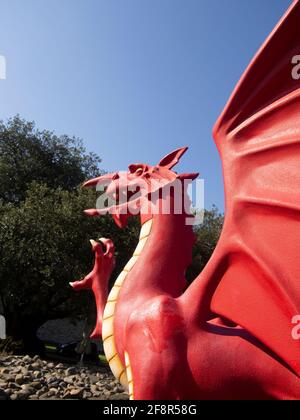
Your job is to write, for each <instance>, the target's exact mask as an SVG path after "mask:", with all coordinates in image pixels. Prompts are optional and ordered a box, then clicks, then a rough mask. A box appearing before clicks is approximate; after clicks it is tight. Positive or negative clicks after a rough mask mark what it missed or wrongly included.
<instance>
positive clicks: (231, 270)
mask: <svg viewBox="0 0 300 420" xmlns="http://www.w3.org/2000/svg"><path fill="white" fill-rule="evenodd" d="M299 22H300V3H299V1H295V2H293V4H292V6H291V8H290V9H289V10H288V12H287V13H286V15H285V16H284V17H283V19H282V20H281V22H280V23H279V24H278V25H277V27H276V28H275V30H274V31H273V32H272V34H271V35H270V37H269V38H268V39H267V41H266V42H265V43H264V45H263V46H262V48H261V49H260V50H259V52H258V54H257V55H256V56H255V58H254V60H253V61H252V62H251V64H250V66H249V68H248V69H247V71H246V72H245V74H244V75H243V77H242V79H241V80H240V82H239V83H238V85H237V87H236V89H235V90H234V92H233V94H232V96H231V98H230V100H229V102H228V104H227V106H226V108H225V110H224V112H223V113H222V115H221V116H220V118H219V120H218V122H217V124H216V126H215V128H214V138H215V141H216V144H217V147H218V150H219V152H220V155H221V158H222V163H223V173H224V179H225V192H226V211H225V224H224V228H223V231H222V234H221V238H220V240H219V243H218V245H217V247H216V250H215V251H214V253H213V255H212V257H211V259H210V261H209V263H208V264H207V266H206V267H205V269H204V270H203V272H201V273H200V274H199V276H198V277H197V278H196V279H195V280H194V282H193V283H192V284H191V285H190V286H189V287H188V288H186V281H185V270H186V268H187V267H188V265H189V264H190V263H191V255H192V246H193V241H194V237H193V228H192V226H191V225H190V224H187V223H186V220H187V217H191V216H190V215H189V214H188V212H187V211H185V212H182V213H181V214H179V212H177V211H175V207H176V206H175V195H174V194H173V193H172V192H171V190H169V194H168V196H167V200H168V201H169V203H171V205H170V209H171V211H170V212H169V213H170V214H165V212H163V211H155V212H153V211H152V207H151V206H150V205H148V204H149V202H150V195H151V194H143V193H141V190H140V182H141V180H142V181H143V182H144V183H145V184H146V185H151V188H150V192H151V193H155V194H156V204H157V205H158V207H156V208H159V209H161V208H162V206H163V204H164V201H165V200H166V197H165V195H164V194H163V191H165V190H166V188H168V187H170V186H172V185H174V183H175V182H177V184H178V183H180V184H182V186H183V188H182V195H181V199H182V201H185V198H186V187H185V180H192V179H194V178H195V177H196V176H197V174H177V173H176V172H174V171H173V170H172V168H173V166H174V165H175V164H176V163H177V162H178V161H179V159H180V157H181V156H182V154H183V153H184V152H185V151H186V148H184V149H180V150H177V151H175V152H173V153H171V154H170V155H168V156H166V157H165V158H164V159H162V160H161V162H160V163H159V164H158V165H155V166H150V165H146V164H137V165H131V166H129V171H128V173H127V174H123V173H115V174H109V175H105V176H103V177H99V178H97V179H94V180H91V181H88V182H87V183H86V186H92V185H96V184H99V183H109V185H108V188H107V191H106V194H107V195H108V196H109V197H113V198H115V199H116V204H114V205H112V206H111V207H110V208H108V209H106V210H87V211H86V213H87V214H89V215H99V214H103V213H104V212H105V211H108V212H110V213H111V214H113V217H114V219H115V221H116V222H117V224H118V225H119V226H120V227H123V226H125V224H126V221H127V218H128V217H129V215H132V214H136V213H137V212H139V215H140V219H141V233H140V240H139V243H138V246H137V248H136V250H135V252H134V254H133V256H132V258H131V259H130V261H129V262H128V263H127V265H126V266H125V267H124V270H123V271H122V272H121V274H120V275H119V277H118V279H117V280H116V282H115V285H114V286H113V288H112V290H111V291H110V294H109V296H107V283H108V280H109V277H110V274H111V271H112V268H113V265H114V256H113V244H112V242H111V241H109V240H102V242H103V247H102V245H101V244H99V243H95V242H93V248H94V250H95V254H96V262H95V267H94V270H93V271H92V273H91V274H90V275H89V276H87V278H86V279H84V280H83V281H81V282H75V283H73V284H72V285H73V287H74V288H75V289H80V288H82V287H90V288H92V289H93V291H94V293H95V297H96V302H97V310H98V318H97V326H96V330H95V332H94V334H93V336H94V337H100V336H101V335H102V339H103V343H104V350H105V354H106V356H107V359H108V361H109V364H110V367H111V369H112V372H113V373H114V375H115V376H116V378H118V379H119V380H120V382H121V383H122V384H123V385H124V386H125V387H128V389H129V394H130V398H131V399H133V398H134V399H160V400H161V399H173V400H176V399H296V398H300V379H299V375H300V342H299V341H298V340H297V339H296V338H298V336H297V334H296V335H295V334H293V328H295V325H294V324H293V322H296V321H297V319H299V318H297V315H298V314H300V170H299V169H300V167H299V165H300V80H297V77H293V74H294V76H295V74H296V75H297V71H296V72H295V64H297V60H296V59H295V57H297V55H299V54H300V32H299ZM295 60H296V61H295ZM299 61H300V60H299ZM296 70H297V69H296ZM299 79H300V77H299ZM128 190H129V191H131V192H135V193H136V192H137V191H138V192H139V194H134V193H130V194H129V195H128V194H127V197H128V200H127V201H126V202H125V203H124V202H123V203H121V204H119V202H120V197H123V195H124V194H125V192H126V193H127V192H128ZM133 196H134V198H133ZM133 210H134V211H133ZM100 242H101V241H100ZM295 320H296V321H295Z"/></svg>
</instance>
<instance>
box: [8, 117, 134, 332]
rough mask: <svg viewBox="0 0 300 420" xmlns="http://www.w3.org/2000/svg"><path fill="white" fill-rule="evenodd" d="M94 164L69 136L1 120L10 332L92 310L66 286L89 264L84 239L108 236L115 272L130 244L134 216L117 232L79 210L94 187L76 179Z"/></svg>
mask: <svg viewBox="0 0 300 420" xmlns="http://www.w3.org/2000/svg"><path fill="white" fill-rule="evenodd" d="M99 162H100V159H99V157H97V156H96V155H93V154H87V153H86V151H85V149H84V148H83V147H82V145H81V143H80V142H79V141H78V140H76V139H74V138H69V137H67V136H63V137H56V136H55V135H53V134H52V133H49V132H47V131H42V132H40V131H38V130H36V129H35V128H34V124H33V123H28V122H26V121H23V120H21V119H20V118H19V117H15V118H14V119H12V120H10V121H9V122H8V123H7V124H6V125H5V124H4V123H0V297H1V303H2V304H3V305H2V306H3V307H4V315H5V317H6V320H7V327H8V333H9V334H12V335H13V336H14V337H19V336H22V335H27V336H30V335H31V334H32V331H33V330H35V329H36V328H37V327H38V326H39V325H40V324H41V323H43V322H44V321H45V320H48V319H51V318H57V317H64V316H74V317H75V316H76V317H77V316H79V315H81V314H82V315H86V314H87V312H88V311H90V308H93V306H94V302H93V299H91V294H90V293H88V292H87V293H78V294H77V293H74V291H73V289H71V287H70V286H69V282H70V281H74V280H78V279H80V278H82V277H83V276H85V275H86V274H88V273H89V271H90V270H91V268H92V265H93V259H94V258H93V254H92V251H91V246H90V242H89V239H90V238H93V239H98V238H99V237H112V238H113V239H114V242H115V244H116V247H117V249H118V258H117V267H116V272H117V271H118V270H121V266H122V265H125V262H126V261H127V260H128V259H129V257H130V255H131V252H132V249H134V246H135V245H136V242H137V238H138V228H137V223H136V221H131V223H130V225H129V227H128V228H127V229H126V230H120V229H118V228H117V227H116V225H115V223H114V222H113V220H112V218H111V217H101V218H89V217H87V216H85V215H84V214H83V210H84V209H86V208H90V207H94V206H95V202H96V193H94V192H93V191H91V190H86V189H82V188H81V187H80V186H78V185H79V184H81V183H82V181H83V180H85V179H88V178H90V177H94V176H96V175H99V172H100V170H99V168H98V163H99ZM114 277H115V275H114ZM30 330H32V331H30Z"/></svg>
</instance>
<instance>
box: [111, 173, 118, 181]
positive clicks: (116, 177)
mask: <svg viewBox="0 0 300 420" xmlns="http://www.w3.org/2000/svg"><path fill="white" fill-rule="evenodd" d="M119 178H120V176H119V174H118V172H116V173H115V174H114V176H113V177H112V180H113V181H115V180H116V179H119Z"/></svg>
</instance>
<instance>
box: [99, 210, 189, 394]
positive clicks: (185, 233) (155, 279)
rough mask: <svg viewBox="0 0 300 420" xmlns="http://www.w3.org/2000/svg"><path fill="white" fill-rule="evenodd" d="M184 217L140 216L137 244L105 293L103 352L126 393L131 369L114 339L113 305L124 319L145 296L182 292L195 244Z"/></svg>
mask: <svg viewBox="0 0 300 420" xmlns="http://www.w3.org/2000/svg"><path fill="white" fill-rule="evenodd" d="M187 218H191V215H187V214H156V215H141V231H140V237H139V243H138V245H137V247H136V249H135V251H134V253H133V255H132V257H131V258H130V260H129V261H128V263H127V264H126V265H125V267H124V269H123V270H122V272H121V273H120V275H119V277H118V278H117V280H116V282H115V284H114V286H113V288H112V289H111V292H110V294H109V296H108V300H107V304H106V306H105V310H104V314H103V327H102V339H103V347H104V352H105V355H106V357H107V360H108V362H109V365H110V368H111V370H112V372H113V374H114V376H115V377H116V378H117V379H118V380H119V381H120V382H121V384H122V385H123V386H124V387H125V388H128V387H129V392H130V381H128V377H130V371H128V369H129V368H128V367H127V369H126V367H124V364H123V363H122V361H121V358H120V355H119V354H118V351H117V346H116V342H115V331H114V328H115V313H116V306H117V305H118V310H119V311H120V313H121V314H122V313H123V316H124V319H126V317H127V316H128V313H127V312H128V311H130V310H132V309H133V307H134V306H135V305H137V304H138V303H139V302H140V301H142V300H145V299H146V298H147V297H149V298H150V297H152V296H155V295H157V294H162V293H163V294H167V295H171V296H173V297H178V296H180V295H181V294H182V292H183V291H184V289H185V286H186V280H185V270H186V268H187V267H188V265H189V264H190V263H191V259H192V258H191V257H192V247H193V243H194V234H193V229H192V226H191V225H189V224H187ZM123 303H124V304H123ZM122 319H123V317H122Z"/></svg>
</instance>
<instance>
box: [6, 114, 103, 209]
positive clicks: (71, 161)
mask: <svg viewBox="0 0 300 420" xmlns="http://www.w3.org/2000/svg"><path fill="white" fill-rule="evenodd" d="M100 162H101V160H100V158H99V157H98V156H97V155H95V154H93V153H87V152H86V150H85V148H84V147H83V145H82V142H81V141H80V140H79V139H76V138H74V137H68V136H61V137H57V136H56V135H54V134H53V133H51V132H50V131H46V130H44V131H39V130H37V129H36V128H35V124H34V123H33V122H26V121H25V120H22V119H21V118H20V117H19V116H16V117H14V118H12V119H10V120H9V121H8V123H7V124H5V123H4V122H0V199H2V200H4V201H5V202H12V203H18V202H20V201H21V200H24V198H25V194H26V190H27V187H28V185H29V184H30V183H31V182H32V181H33V180H34V181H36V182H40V183H44V184H46V185H48V186H49V187H52V188H58V187H60V188H63V189H65V190H68V191H72V190H74V189H75V188H77V186H78V185H79V184H80V183H81V182H83V181H84V180H85V179H88V178H90V177H93V176H96V175H99V163H100Z"/></svg>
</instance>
